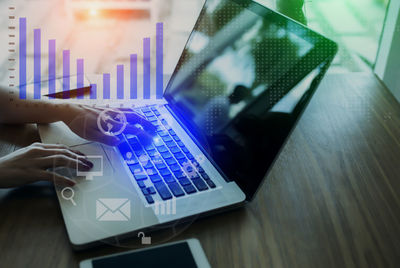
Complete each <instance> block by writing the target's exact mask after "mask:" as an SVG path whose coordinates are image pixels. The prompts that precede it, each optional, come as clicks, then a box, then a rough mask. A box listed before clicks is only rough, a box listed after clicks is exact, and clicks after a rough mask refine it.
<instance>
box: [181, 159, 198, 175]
mask: <svg viewBox="0 0 400 268" xmlns="http://www.w3.org/2000/svg"><path fill="white" fill-rule="evenodd" d="M194 166H195V164H194V163H193V162H192V161H190V160H188V161H186V162H183V164H182V169H183V171H184V172H183V175H185V176H188V177H189V178H194V177H196V176H197V173H196V169H195V168H194Z"/></svg>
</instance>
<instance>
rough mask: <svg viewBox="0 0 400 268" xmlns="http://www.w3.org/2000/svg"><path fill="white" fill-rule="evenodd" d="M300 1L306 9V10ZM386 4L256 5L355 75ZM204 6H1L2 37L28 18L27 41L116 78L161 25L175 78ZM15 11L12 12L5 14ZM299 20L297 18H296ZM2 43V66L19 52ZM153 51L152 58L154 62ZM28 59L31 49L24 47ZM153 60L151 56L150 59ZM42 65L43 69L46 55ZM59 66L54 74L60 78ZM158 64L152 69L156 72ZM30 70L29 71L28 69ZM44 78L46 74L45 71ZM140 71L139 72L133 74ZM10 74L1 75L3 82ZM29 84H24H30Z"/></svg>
mask: <svg viewBox="0 0 400 268" xmlns="http://www.w3.org/2000/svg"><path fill="white" fill-rule="evenodd" d="M303 1H304V3H303ZM388 1H389V0H259V2H262V3H264V4H265V5H267V6H269V7H270V8H272V9H276V10H279V11H280V12H282V13H285V14H287V15H288V16H291V17H292V18H293V19H296V20H300V21H301V22H303V23H307V24H308V26H309V27H311V28H312V29H314V30H315V31H317V32H320V33H322V34H324V35H325V36H327V37H329V38H331V39H333V40H335V41H336V42H338V43H339V47H340V51H339V53H338V55H337V57H336V58H335V60H334V63H333V66H332V67H331V69H330V72H357V71H368V70H371V69H373V67H374V65H375V62H376V55H377V51H378V47H379V41H380V37H381V33H382V27H383V23H384V19H385V14H386V10H387V7H388ZM203 3H204V0H15V1H13V2H10V1H1V2H0V13H2V16H1V17H0V19H1V25H2V27H1V31H2V32H3V33H2V34H3V36H7V34H10V28H9V27H10V26H13V25H12V24H13V23H14V27H16V26H17V25H16V23H15V22H16V20H15V19H14V21H11V20H10V19H9V18H10V16H15V17H19V16H25V17H26V18H27V21H28V26H27V27H28V38H32V35H33V31H32V29H34V28H41V29H42V42H43V43H42V47H43V48H45V49H47V43H46V42H47V40H49V39H56V40H57V55H58V56H57V57H60V56H59V55H61V54H62V53H60V52H61V50H62V49H70V50H71V62H74V61H75V60H76V58H85V73H102V72H110V73H111V75H114V74H113V73H115V66H116V64H128V63H129V53H138V57H139V58H138V63H140V62H141V59H140V55H142V53H141V49H142V45H143V44H142V39H143V37H150V38H152V40H153V39H154V38H155V23H156V22H163V23H164V72H165V73H166V74H168V73H169V74H170V73H172V72H173V70H174V67H175V64H176V62H177V60H178V59H179V56H180V54H181V51H182V49H183V47H184V45H185V43H186V40H187V38H188V36H189V34H190V31H191V29H192V27H193V25H194V23H195V21H196V19H197V16H198V14H199V12H200V10H201V7H202V5H203ZM10 6H13V7H14V9H12V10H11V9H10V8H9V7H10ZM300 13H301V14H300ZM9 43H10V42H9V40H7V38H2V40H0V46H1V47H2V48H3V51H8V53H2V54H1V55H0V61H1V62H2V63H3V65H2V66H4V64H6V63H7V64H8V65H10V66H12V64H16V63H13V62H7V61H8V59H9V58H10V55H11V56H16V55H17V53H18V51H17V50H9ZM154 47H155V46H153V45H152V49H151V51H152V53H153V54H154ZM27 56H28V57H32V56H33V48H32V47H28V55H27ZM153 56H154V55H152V57H153ZM42 60H43V64H42V66H43V67H45V66H46V65H47V61H48V60H47V59H46V55H45V54H43V59H42ZM60 62H61V59H60V58H57V72H59V71H60V70H61V67H62V66H61V65H60V64H59V63H60ZM154 65H155V64H152V71H154V67H155V66H154ZM28 69H32V68H31V67H29V66H28ZM42 69H43V70H42V71H43V73H44V74H45V73H46V72H47V70H46V68H42ZM138 70H142V66H140V64H139V66H138ZM6 77H7V73H6V72H2V73H0V81H1V79H6ZM28 79H29V78H28Z"/></svg>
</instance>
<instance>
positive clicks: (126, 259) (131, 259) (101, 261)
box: [80, 238, 210, 268]
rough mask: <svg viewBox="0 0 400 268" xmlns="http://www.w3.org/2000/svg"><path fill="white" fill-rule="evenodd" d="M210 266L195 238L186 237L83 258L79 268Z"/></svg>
mask: <svg viewBox="0 0 400 268" xmlns="http://www.w3.org/2000/svg"><path fill="white" fill-rule="evenodd" d="M106 267H107V268H109V267H119V268H136V267H146V268H152V267H163V268H169V267H171V268H191V267H199V268H210V264H209V263H208V260H207V257H206V255H205V254H204V251H203V249H202V247H201V245H200V242H199V240H197V239H193V238H192V239H187V240H182V241H178V242H173V243H168V244H163V245H159V246H154V247H149V248H144V249H138V250H133V251H128V252H123V253H117V254H113V255H108V256H103V257H98V258H94V259H88V260H84V261H82V262H81V263H80V268H106Z"/></svg>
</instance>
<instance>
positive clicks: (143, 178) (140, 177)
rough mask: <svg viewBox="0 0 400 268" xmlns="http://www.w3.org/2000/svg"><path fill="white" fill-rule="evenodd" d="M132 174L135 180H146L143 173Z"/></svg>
mask: <svg viewBox="0 0 400 268" xmlns="http://www.w3.org/2000/svg"><path fill="white" fill-rule="evenodd" d="M133 176H134V177H135V180H137V181H143V180H147V175H145V174H143V173H136V174H133Z"/></svg>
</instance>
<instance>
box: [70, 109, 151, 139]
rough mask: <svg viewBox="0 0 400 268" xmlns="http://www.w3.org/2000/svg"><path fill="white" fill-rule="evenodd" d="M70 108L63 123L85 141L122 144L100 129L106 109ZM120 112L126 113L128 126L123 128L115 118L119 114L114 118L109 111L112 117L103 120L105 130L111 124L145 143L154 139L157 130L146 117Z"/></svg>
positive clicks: (130, 112)
mask: <svg viewBox="0 0 400 268" xmlns="http://www.w3.org/2000/svg"><path fill="white" fill-rule="evenodd" d="M70 107H71V110H70V111H67V112H66V115H65V116H64V119H63V121H64V123H65V124H66V125H67V126H68V127H69V128H70V129H71V130H72V131H73V132H74V133H75V134H77V135H78V136H80V137H82V138H84V139H87V140H91V141H97V142H101V143H104V144H107V145H111V146H115V145H117V144H118V143H119V142H120V140H119V138H118V137H116V136H112V135H107V134H105V133H103V132H102V131H101V130H100V129H99V126H98V124H97V119H98V117H99V116H100V113H101V112H103V111H104V109H102V108H94V107H89V106H85V105H71V106H70ZM118 111H119V112H123V113H124V115H125V117H126V119H127V122H128V124H127V125H126V126H123V124H121V122H120V121H118V120H115V116H117V115H118V112H114V118H113V116H112V114H113V112H112V111H107V115H110V114H111V116H110V117H107V119H106V120H105V121H104V120H101V124H102V128H103V129H104V130H107V123H110V124H111V125H112V126H113V128H115V129H120V128H122V127H125V130H124V133H125V134H132V135H136V136H138V138H139V139H140V140H141V141H142V142H144V143H147V142H149V141H150V140H151V139H152V136H153V135H154V133H155V129H156V128H155V126H154V125H153V124H152V123H150V122H149V121H147V119H146V118H145V117H144V116H142V115H140V114H138V113H136V112H133V111H132V110H128V109H118Z"/></svg>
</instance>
